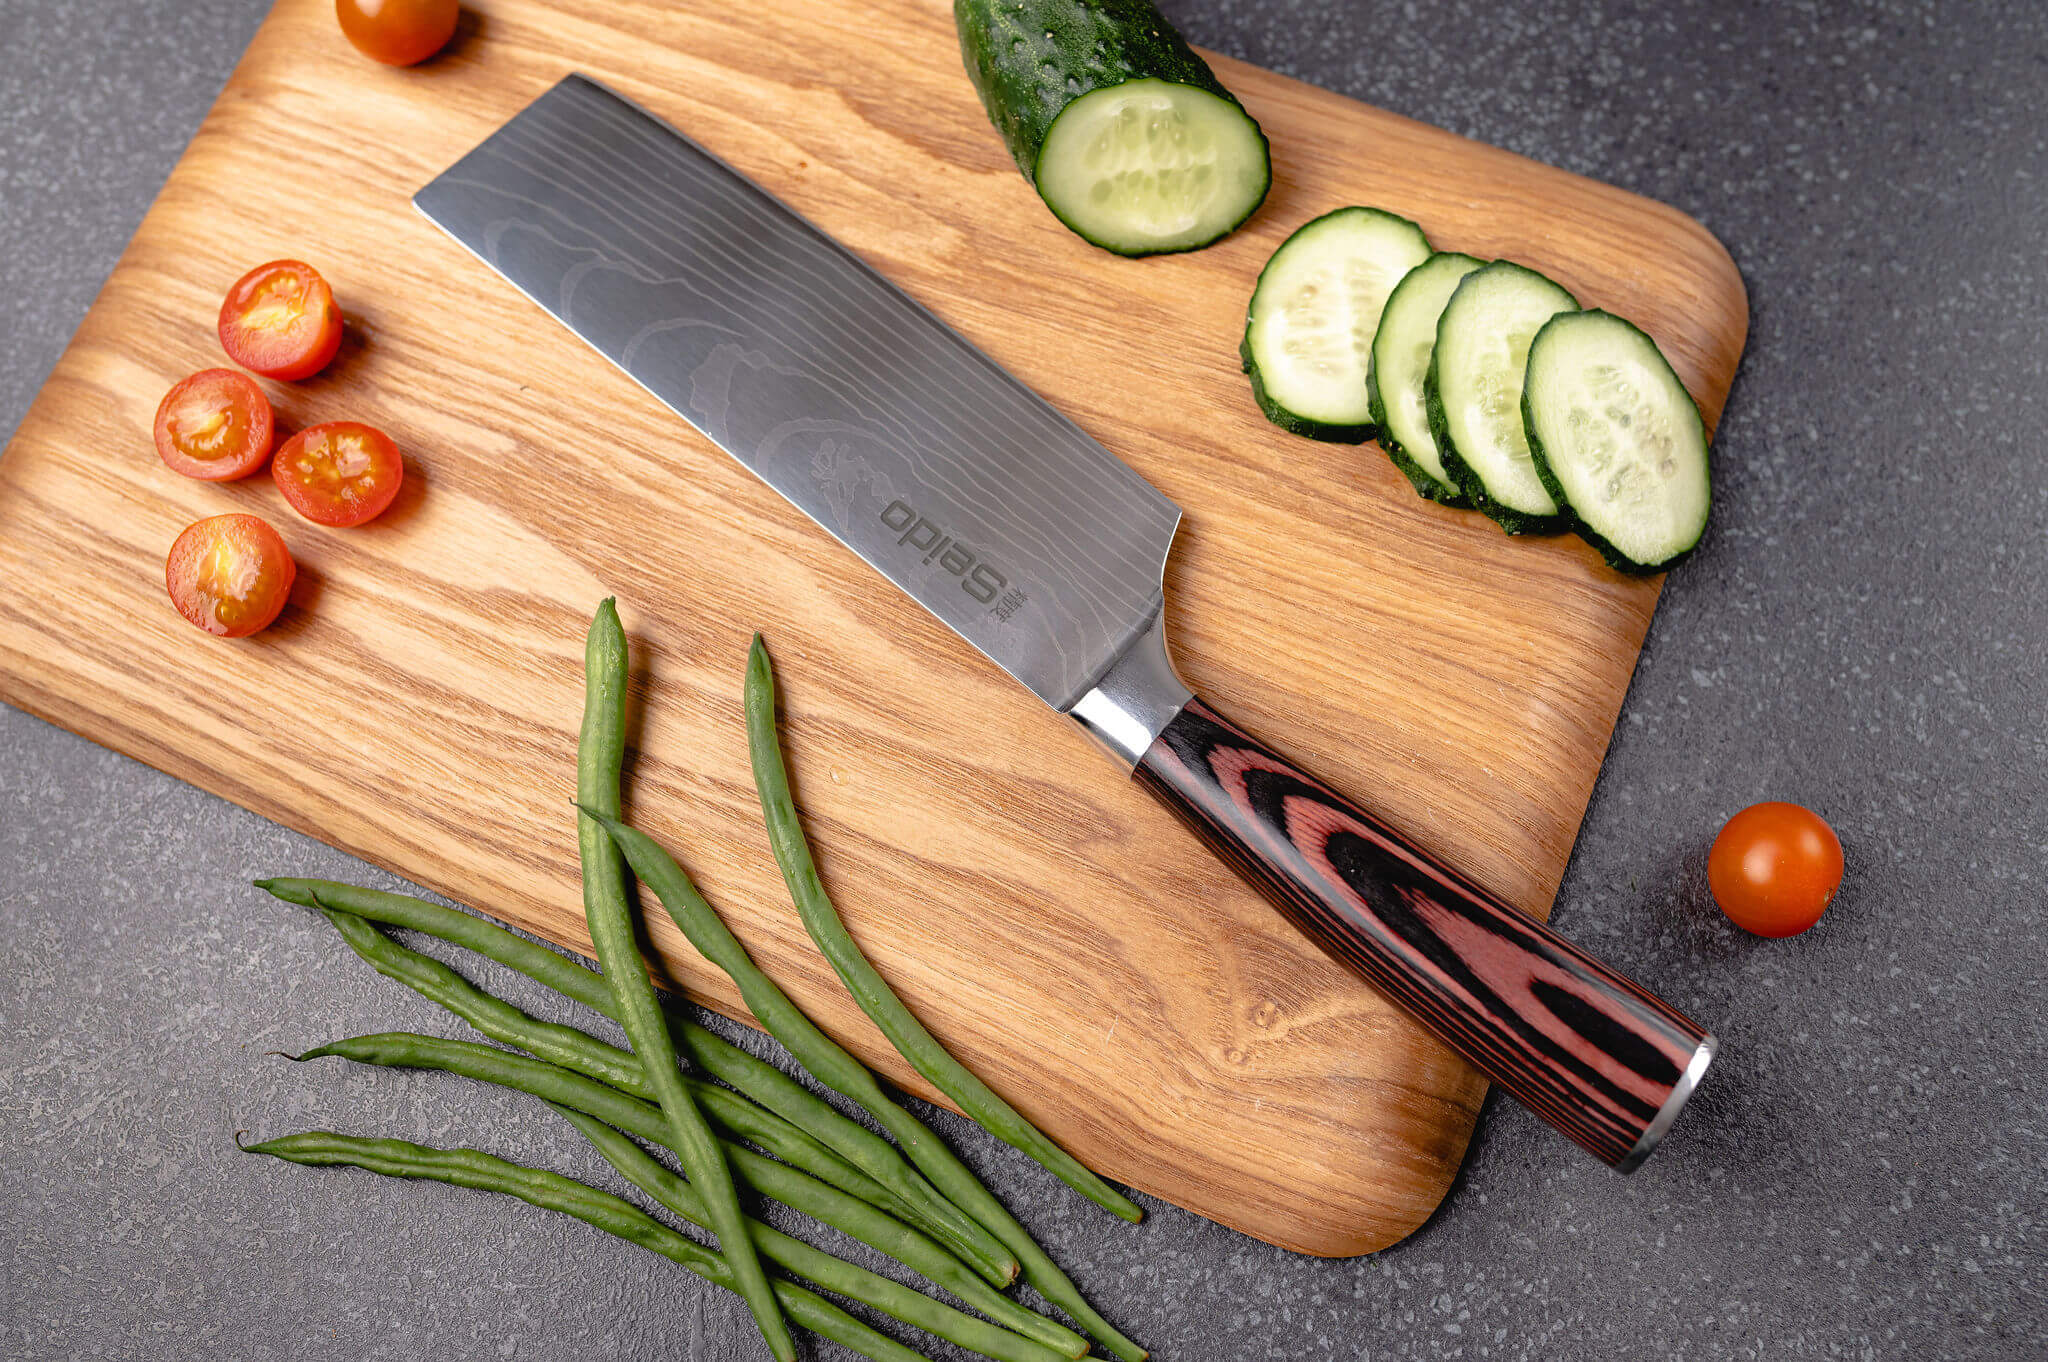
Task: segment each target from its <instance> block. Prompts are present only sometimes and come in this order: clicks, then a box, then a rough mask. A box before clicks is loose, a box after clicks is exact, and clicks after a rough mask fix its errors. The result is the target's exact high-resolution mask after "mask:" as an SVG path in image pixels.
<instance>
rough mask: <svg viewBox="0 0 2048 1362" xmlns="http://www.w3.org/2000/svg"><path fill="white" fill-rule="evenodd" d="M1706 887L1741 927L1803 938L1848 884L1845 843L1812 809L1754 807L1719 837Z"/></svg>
mask: <svg viewBox="0 0 2048 1362" xmlns="http://www.w3.org/2000/svg"><path fill="white" fill-rule="evenodd" d="M1707 885H1708V887H1709V888H1711V889H1712V890H1713V891H1714V902H1716V903H1718V904H1720V905H1721V911H1722V912H1724V913H1726V914H1727V915H1728V918H1729V920H1730V921H1732V922H1733V923H1734V924H1735V925H1736V926H1738V927H1742V928H1744V929H1746V930H1748V931H1752V932H1755V933H1756V934H1757V935H1758V936H1770V937H1781V936H1797V935H1799V933H1801V932H1803V931H1805V930H1806V929H1807V928H1808V927H1811V926H1812V925H1813V924H1814V923H1816V922H1818V921H1820V915H1821V914H1822V913H1824V912H1826V911H1827V906H1828V904H1829V902H1830V901H1832V900H1833V899H1834V897H1835V890H1837V889H1839V888H1840V887H1841V885H1842V843H1841V842H1840V840H1839V839H1837V838H1836V836H1835V830H1834V829H1833V828H1831V827H1829V826H1828V825H1827V821H1826V820H1825V819H1823V818H1822V817H1821V816H1820V815H1819V814H1817V813H1814V812H1812V811H1811V810H1808V809H1802V808H1800V807H1799V806H1798V805H1797V804H1782V803H1769V804H1752V805H1750V806H1749V807H1748V808H1746V809H1744V810H1743V811H1742V812H1741V813H1738V814H1736V815H1735V816H1734V817H1733V818H1731V819H1729V820H1728V823H1727V826H1726V827H1723V828H1722V829H1721V835H1720V836H1718V837H1716V838H1715V839H1714V847H1713V850H1711V851H1709V852H1708V853H1707Z"/></svg>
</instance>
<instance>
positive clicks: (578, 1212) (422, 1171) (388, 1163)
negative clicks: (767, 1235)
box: [243, 1131, 921, 1362]
mask: <svg viewBox="0 0 2048 1362" xmlns="http://www.w3.org/2000/svg"><path fill="white" fill-rule="evenodd" d="M243 1148H244V1149H245V1150H246V1151H247V1152H248V1153H251V1154H268V1155H270V1156H271V1157H273V1158H279V1159H284V1160H287V1161H288V1162H291V1163H300V1164H307V1165H311V1166H314V1167H321V1166H336V1165H346V1166H351V1167H356V1168H364V1169H368V1170H369V1171H370V1172H372V1173H381V1174H383V1175H384V1176H385V1177H392V1178H417V1179H422V1180H427V1181H433V1182H445V1183H449V1184H451V1185H453V1186H456V1187H471V1188H475V1189H477V1190H479V1191H485V1192H501V1193H504V1194H505V1195H507V1196H515V1197H518V1198H519V1199H520V1200H521V1201H524V1202H527V1203H529V1204H531V1205H534V1206H539V1207H541V1208H542V1209H544V1210H550V1211H560V1212H561V1213H563V1214H564V1215H573V1216H575V1217H576V1218H577V1219H578V1220H581V1221H583V1222H584V1223H586V1224H589V1225H595V1226H596V1227H597V1228H598V1229H601V1230H603V1231H604V1232H605V1233H607V1234H613V1235H617V1236H618V1237H619V1238H621V1239H624V1240H626V1241H627V1242H628V1243H633V1244H638V1245H639V1246H640V1247H642V1248H644V1249H647V1250H649V1251H651V1252H654V1253H658V1254H660V1255H661V1256H662V1257H664V1258H667V1259H669V1260H670V1261H672V1262H675V1263H679V1264H681V1265H682V1266H683V1267H684V1268H686V1269H688V1270H689V1271H691V1272H693V1273H695V1274H696V1275H697V1276H699V1277H702V1278H703V1279H704V1280H705V1281H707V1282H710V1283H712V1284H713V1285H714V1286H721V1287H724V1288H725V1289H726V1290H727V1291H737V1290H738V1279H737V1278H736V1277H735V1276H734V1275H733V1271H732V1268H731V1266H730V1265H729V1264H728V1263H727V1262H726V1261H725V1259H724V1258H721V1257H720V1256H719V1255H717V1254H715V1253H713V1252H712V1251H711V1250H710V1249H707V1248H705V1247H704V1246H702V1245H701V1244H698V1243H695V1242H694V1241H692V1240H690V1239H687V1238H685V1237H684V1236H682V1235H681V1234H678V1233H677V1232H676V1231H674V1230H672V1229H670V1228H669V1227H668V1226H666V1225H664V1224H662V1223H661V1222H660V1221H659V1220H656V1219H655V1218H654V1217H653V1216H651V1215H648V1214H647V1213H646V1212H645V1211H643V1210H641V1209H640V1208H639V1207H638V1206H635V1205H633V1204H632V1203H631V1202H630V1201H627V1200H625V1199H623V1198H621V1197H615V1196H613V1195H612V1194H611V1193H609V1192H601V1191H599V1190H598V1189H597V1188H595V1187H589V1186H586V1185H584V1184H583V1183H580V1182H577V1181H576V1180H575V1179H573V1178H565V1177H563V1176H561V1175H560V1174H558V1173H550V1172H546V1171H545V1170H543V1169H539V1168H527V1167H523V1166H522V1165H520V1164H516V1163H507V1162H506V1161H505V1160H503V1159H500V1158H496V1157H494V1156H492V1155H490V1154H486V1153H484V1152H482V1151H481V1150H476V1149H434V1148H430V1147H429V1146H426V1145H418V1144H413V1143H411V1142H410V1141H406V1140H370V1139H359V1138H356V1137H354V1136H349V1135H335V1134H331V1133H329V1132H327V1131H308V1132H307V1133H305V1134H303V1135H286V1136H283V1137H282V1138H279V1139H275V1140H265V1141H263V1142H262V1143H261V1144H252V1145H245V1146H243ZM772 1289H773V1290H774V1292H775V1298H776V1300H777V1301H779V1302H780V1303H781V1307H782V1309H784V1310H786V1311H788V1312H789V1317H790V1318H791V1319H793V1320H795V1321H796V1322H797V1323H798V1324H801V1325H803V1326H804V1327H805V1328H806V1329H809V1330H811V1331H812V1332H814V1333H816V1334H819V1335H821V1336H822V1337H825V1338H829V1339H831V1340H832V1341H833V1342H834V1343H838V1344H841V1345H843V1346H845V1347H848V1348H851V1349H853V1351H855V1352H857V1353H859V1354H860V1355H861V1356H862V1357H866V1358H871V1359H873V1362H921V1359H920V1358H919V1356H918V1354H917V1353H915V1352H912V1351H911V1350H910V1349H909V1348H906V1347H904V1346H903V1345H902V1344H901V1343H898V1342H897V1341H896V1340H895V1339H893V1338H890V1337H889V1336H887V1335H886V1334H882V1333H878V1332H876V1331H875V1330H874V1329H872V1328H870V1327H868V1326H867V1325H865V1324H863V1323H861V1322H860V1321H859V1320H857V1319H855V1318H854V1317H853V1316H852V1315H849V1314H847V1313H846V1312H845V1311H844V1310H841V1309H840V1308H839V1307H838V1306H836V1305H834V1304H832V1303H831V1302H830V1301H828V1300H826V1299H824V1298H823V1297H821V1296H818V1295H815V1294H813V1293H811V1292H809V1291H806V1290H804V1288H802V1287H800V1286H798V1285H796V1284H795V1283H794V1282H785V1281H776V1282H774V1283H773V1284H772Z"/></svg>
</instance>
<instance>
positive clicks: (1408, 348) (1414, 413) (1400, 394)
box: [1365, 251, 1486, 506]
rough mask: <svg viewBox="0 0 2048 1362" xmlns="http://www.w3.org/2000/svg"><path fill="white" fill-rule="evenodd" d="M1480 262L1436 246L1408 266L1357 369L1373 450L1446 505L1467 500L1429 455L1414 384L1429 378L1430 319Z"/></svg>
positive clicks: (1425, 411)
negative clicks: (1368, 355)
mask: <svg viewBox="0 0 2048 1362" xmlns="http://www.w3.org/2000/svg"><path fill="white" fill-rule="evenodd" d="M1485 263H1486V262H1485V261H1483V260H1478V259H1475V258H1473V257H1472V256H1469V255H1460V254H1458V253H1457V252H1456V251H1439V252H1437V253H1436V254H1435V255H1433V256H1431V257H1430V258H1429V259H1427V260H1425V261H1423V262H1422V263H1421V264H1420V265H1417V266H1416V267H1415V268H1414V269H1412V270H1410V271H1408V273H1407V275H1406V277H1404V278H1403V279H1402V280H1401V282H1400V283H1398V284H1396V285H1395V286H1394V291H1393V292H1392V293H1390V294H1388V295H1387V305H1386V307H1385V308H1384V309H1383V310H1382V311H1381V312H1380V328H1379V331H1378V332H1377V333H1376V334H1375V335H1374V336H1373V338H1372V363H1371V364H1370V365H1368V366H1367V368H1366V371H1365V387H1366V395H1367V396H1368V397H1369V398H1370V399H1371V403H1372V423H1373V425H1374V426H1376V427H1377V428H1378V429H1379V442H1380V448H1381V449H1384V450H1386V451H1387V457H1388V458H1390V459H1392V460H1393V461H1394V467H1396V468H1398V469H1400V470H1401V471H1402V472H1403V473H1405V474H1407V475H1408V481H1409V482H1411V483H1413V484H1414V485H1415V490H1416V491H1417V492H1418V493H1420V494H1421V495H1422V496H1425V497H1428V498H1429V499H1430V500H1431V501H1441V502H1443V503H1444V504H1445V505H1447V506H1464V505H1468V504H1470V503H1468V502H1467V501H1466V498H1465V494H1464V493H1463V492H1462V491H1460V490H1459V488H1458V484H1457V483H1456V482H1454V481H1452V479H1451V475H1450V474H1448V473H1446V472H1444V465H1443V460H1442V459H1441V458H1439V457H1438V456H1437V452H1436V437H1435V436H1433V435H1431V434H1430V433H1429V404H1428V402H1426V401H1425V400H1424V399H1423V395H1422V385H1423V381H1424V380H1425V379H1427V378H1428V377H1429V360H1430V356H1432V355H1434V354H1435V353H1436V323H1437V318H1439V317H1441V316H1442V315H1443V311H1444V304H1445V303H1448V302H1450V301H1451V294H1452V293H1453V292H1454V291H1455V290H1456V289H1457V287H1458V281H1459V280H1461V279H1463V278H1464V277H1465V276H1466V275H1468V274H1470V273H1472V271H1474V270H1476V269H1479V268H1480V267H1482V266H1483V265H1484V264H1485Z"/></svg>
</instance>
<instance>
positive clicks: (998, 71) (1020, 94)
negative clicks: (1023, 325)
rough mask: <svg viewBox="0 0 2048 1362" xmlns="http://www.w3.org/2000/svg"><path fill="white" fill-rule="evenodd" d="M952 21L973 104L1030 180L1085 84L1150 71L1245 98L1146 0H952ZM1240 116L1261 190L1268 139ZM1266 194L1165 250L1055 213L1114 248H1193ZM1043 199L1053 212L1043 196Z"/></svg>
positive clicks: (1124, 251)
mask: <svg viewBox="0 0 2048 1362" xmlns="http://www.w3.org/2000/svg"><path fill="white" fill-rule="evenodd" d="M953 26H954V27H955V28H956V29H957V30H958V31H959V34H960V57H961V60H962V61H963V62H965V63H966V66H967V76H968V79H969V80H971V81H973V83H974V90H975V93H976V94H978V95H980V96H981V107H982V108H983V109H984V110H986V111H987V113H988V118H989V122H991V123H993V124H995V127H996V131H997V132H999V133H1001V134H1002V135H1003V142H1004V144H1005V145H1007V146H1008V147H1009V149H1010V155H1011V157H1012V158H1014V159H1015V160H1016V162H1017V169H1018V170H1019V171H1021V172H1023V175H1024V178H1025V180H1026V181H1027V182H1029V183H1030V185H1031V186H1032V188H1034V189H1036V188H1037V187H1038V157H1039V153H1040V152H1041V151H1042V150H1043V149H1044V147H1045V138H1046V134H1047V133H1049V132H1051V131H1052V125H1053V124H1054V123H1055V122H1056V121H1058V119H1059V116H1060V115H1061V114H1062V113H1065V112H1066V109H1067V106H1068V105H1069V104H1072V103H1073V102H1074V101H1075V100H1077V99H1079V98H1080V97H1081V96H1083V95H1085V94H1088V93H1090V92H1092V91H1095V90H1102V89H1107V88H1109V87H1111V86H1116V85H1122V84H1125V83H1126V82H1129V81H1133V80H1144V79H1148V78H1149V79H1154V80H1163V81H1168V82H1170V83H1172V84H1174V85H1192V86H1194V87H1195V88H1196V89H1199V90H1207V91H1208V92H1209V93H1210V94H1212V95H1216V96H1218V97H1220V98H1222V99H1225V100H1228V101H1229V102H1230V103H1231V104H1233V105H1236V107H1237V108H1239V109H1243V108H1244V105H1243V104H1242V103H1241V102H1240V101H1239V100H1238V98H1237V96H1236V95H1234V94H1232V93H1230V91H1229V90H1227V89H1225V88H1224V87H1223V82H1222V81H1220V80H1218V79H1216V73H1215V72H1214V71H1211V70H1210V69H1209V63H1207V62H1205V61H1203V60H1202V59H1201V58H1200V57H1198V56H1196V55H1195V52H1194V49H1193V48H1191V47H1189V46H1188V45H1187V40H1186V39H1184V38H1182V37H1181V36H1180V32H1179V31H1178V30H1177V29H1175V28H1174V26H1173V25H1172V24H1171V23H1169V22H1168V21H1167V18H1166V16H1165V15H1163V14H1161V13H1160V12H1159V9H1158V7H1157V6H1155V5H1153V4H1152V2H1151V0H1093V3H1086V2H1085V0H953ZM1018 44H1021V46H1018ZM1245 120H1246V121H1247V122H1249V123H1250V124H1251V125H1252V128H1253V129H1254V131H1256V132H1257V133H1258V135H1259V146H1260V149H1261V150H1262V151H1265V152H1266V186H1267V189H1268V190H1270V189H1271V187H1272V183H1273V165H1272V156H1271V152H1270V150H1269V147H1270V143H1269V142H1268V141H1267V139H1266V134H1265V130H1264V129H1263V128H1260V127H1259V124H1258V120H1257V119H1255V118H1253V117H1252V116H1251V114H1250V113H1249V112H1247V113H1246V114H1245ZM1039 197H1040V198H1041V199H1043V198H1044V195H1043V194H1041V195H1040V196H1039ZM1265 199H1266V196H1265V194H1264V193H1263V192H1262V193H1261V194H1260V195H1259V197H1258V199H1257V200H1256V201H1254V202H1253V203H1252V204H1251V206H1250V207H1248V208H1247V209H1246V210H1245V213H1244V217H1241V218H1239V219H1238V220H1237V221H1236V222H1233V223H1231V224H1230V225H1229V226H1228V227H1225V228H1224V229H1223V230H1222V231H1220V232H1218V233H1217V234H1216V235H1215V236H1213V237H1211V238H1210V239H1209V240H1208V241H1201V242H1195V243H1192V244H1190V245H1186V246H1176V247H1172V248H1170V249H1167V250H1143V249H1140V250H1131V249H1128V248H1124V247H1119V246H1114V245H1109V244H1106V243H1104V242H1101V241H1097V240H1095V239H1094V238H1092V237H1089V236H1087V235H1085V234H1084V233H1082V232H1081V231H1080V230H1079V229H1078V228H1076V227H1075V226H1074V224H1073V223H1071V222H1068V221H1067V219H1066V218H1064V217H1060V221H1061V223H1063V224H1064V225H1065V226H1066V228H1067V230H1069V231H1071V232H1073V233H1074V235H1076V236H1079V237H1081V239H1082V240H1084V241H1086V242H1088V243H1089V244H1090V245H1092V246H1097V247H1100V248H1101V249H1103V250H1106V251H1110V252H1112V253H1114V254H1116V255H1125V256H1143V255H1170V254H1175V253H1178V252H1180V251H1195V250H1200V249H1201V248H1202V247H1204V246H1208V245H1211V244H1213V243H1214V242H1216V241H1219V240H1221V239H1222V238H1224V237H1226V236H1228V235H1230V233H1232V232H1234V231H1236V230H1237V229H1238V228H1239V227H1241V226H1243V225H1244V222H1245V220H1246V219H1247V218H1249V217H1251V215H1252V214H1253V213H1255V212H1257V211H1258V210H1259V205H1260V204H1262V203H1264V202H1265ZM1046 207H1047V208H1049V209H1052V211H1053V216H1055V217H1059V210H1058V209H1053V208H1052V204H1051V203H1050V202H1047V203H1046Z"/></svg>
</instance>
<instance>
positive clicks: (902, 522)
mask: <svg viewBox="0 0 2048 1362" xmlns="http://www.w3.org/2000/svg"><path fill="white" fill-rule="evenodd" d="M882 523H883V524H884V525H887V526H888V527H889V528H890V529H892V530H894V531H896V532H897V538H896V542H897V543H898V544H899V545H901V546H902V547H904V548H905V549H908V550H910V551H912V552H914V553H921V554H923V555H924V557H923V560H922V561H924V562H925V563H928V564H935V565H936V566H937V567H938V568H939V569H940V570H941V571H942V572H945V573H948V574H950V575H951V576H953V577H957V578H958V579H959V580H960V589H961V590H962V591H964V592H966V593H967V594H968V595H969V596H970V597H972V598H973V599H974V600H977V601H980V602H981V603H982V604H983V605H985V606H987V607H989V613H990V614H992V615H994V616H995V617H996V618H997V619H999V620H1006V619H1008V618H1009V617H1010V616H1011V615H1014V614H1015V613H1017V610H1018V608H1019V607H1021V606H1022V605H1023V604H1024V592H1023V590H1022V589H1021V588H1013V587H1011V586H1010V579H1009V578H1008V577H1006V576H1004V575H1003V574H1002V573H1001V572H998V571H997V570H996V569H995V568H993V567H991V566H990V565H989V564H987V563H985V562H983V561H982V559H981V555H980V554H978V553H976V552H975V551H974V550H973V549H970V548H968V547H967V546H966V545H965V544H963V543H961V542H960V541H959V540H957V539H955V538H953V536H952V535H950V534H947V533H946V532H945V531H944V530H942V529H940V528H939V527H938V525H937V524H935V523H934V522H933V521H931V520H930V519H928V518H927V517H925V516H922V515H920V514H918V511H917V508H916V507H914V506H912V505H911V504H910V503H909V502H907V501H892V502H890V503H889V504H888V506H887V507H885V508H884V509H883V511H882Z"/></svg>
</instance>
